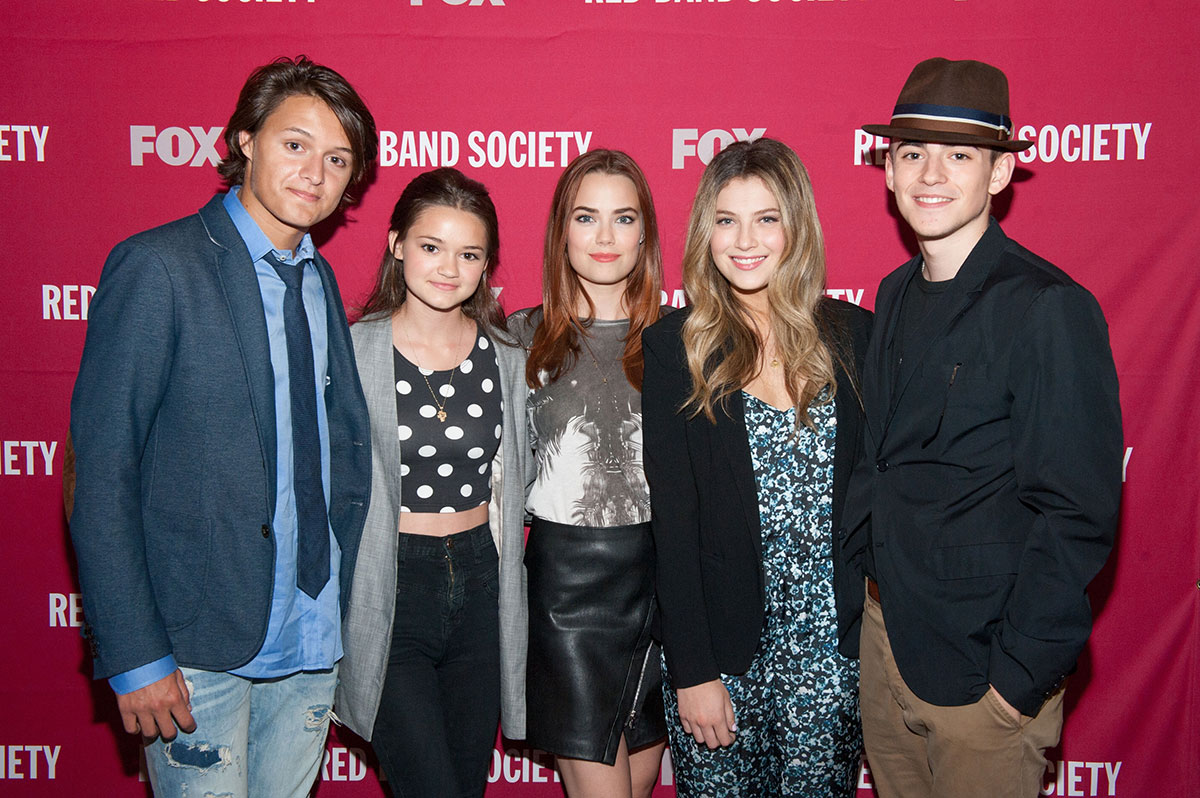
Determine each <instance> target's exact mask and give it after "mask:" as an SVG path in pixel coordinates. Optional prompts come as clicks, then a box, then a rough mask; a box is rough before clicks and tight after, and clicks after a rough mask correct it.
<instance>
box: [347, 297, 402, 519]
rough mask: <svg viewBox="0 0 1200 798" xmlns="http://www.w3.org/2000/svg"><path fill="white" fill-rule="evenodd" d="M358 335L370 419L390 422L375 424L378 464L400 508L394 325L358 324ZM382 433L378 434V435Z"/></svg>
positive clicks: (378, 322)
mask: <svg viewBox="0 0 1200 798" xmlns="http://www.w3.org/2000/svg"><path fill="white" fill-rule="evenodd" d="M354 332H355V333H356V334H357V336H359V337H360V338H361V341H362V343H361V345H359V346H356V347H355V358H356V359H357V361H358V376H359V379H360V380H361V381H362V387H363V394H364V396H365V397H366V400H367V415H368V416H369V417H370V418H373V419H387V420H388V421H385V422H383V423H378V424H372V425H371V429H372V437H371V446H372V447H373V448H374V449H375V450H376V451H377V452H378V453H379V456H378V458H375V459H374V461H375V463H382V464H383V466H384V467H385V468H386V469H387V471H388V479H387V489H388V493H389V498H390V500H391V503H392V506H393V507H395V508H397V510H398V509H399V507H400V437H399V436H398V435H397V432H396V427H397V424H399V420H398V418H397V416H396V380H395V374H396V366H395V360H394V356H393V355H392V322H391V319H390V318H383V319H380V320H372V321H367V322H361V321H360V322H358V323H357V324H355V325H354ZM375 431H378V434H375Z"/></svg>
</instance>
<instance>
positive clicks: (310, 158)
mask: <svg viewBox="0 0 1200 798" xmlns="http://www.w3.org/2000/svg"><path fill="white" fill-rule="evenodd" d="M241 147H242V152H244V153H245V155H246V159H247V163H246V180H245V183H244V184H243V185H242V189H241V191H240V192H239V194H238V198H239V199H240V200H241V201H242V205H243V206H245V208H246V211H247V212H248V213H249V214H250V216H251V218H253V219H254V221H255V222H257V223H258V226H259V227H260V228H262V231H263V233H265V234H266V236H267V238H269V239H270V240H271V243H272V244H273V245H275V247H276V248H278V249H282V250H291V249H295V248H296V245H297V244H299V243H300V239H301V238H303V237H304V234H305V233H306V232H307V231H308V229H309V228H310V227H312V226H313V225H314V224H316V223H317V222H320V221H321V220H323V219H324V218H326V217H327V216H329V214H331V213H333V211H334V209H336V208H337V206H338V203H339V202H341V200H342V193H343V192H344V191H345V190H346V186H347V185H349V183H350V177H351V175H352V174H353V171H354V170H353V166H352V160H353V152H352V151H351V148H350V140H349V139H348V138H347V137H346V132H345V131H344V130H343V129H342V123H341V122H339V121H338V118H337V116H336V115H334V113H333V111H331V110H330V109H329V106H328V105H326V104H325V103H324V102H323V101H321V100H318V99H317V98H315V97H310V96H308V95H305V94H295V95H292V96H291V97H288V98H287V99H285V100H284V101H283V102H281V103H280V104H279V106H278V107H277V108H276V109H275V110H274V111H272V112H271V115H270V116H268V117H267V118H266V120H265V121H264V122H263V125H262V127H261V128H259V129H258V132H256V133H253V134H252V133H249V132H247V131H243V132H242V134H241Z"/></svg>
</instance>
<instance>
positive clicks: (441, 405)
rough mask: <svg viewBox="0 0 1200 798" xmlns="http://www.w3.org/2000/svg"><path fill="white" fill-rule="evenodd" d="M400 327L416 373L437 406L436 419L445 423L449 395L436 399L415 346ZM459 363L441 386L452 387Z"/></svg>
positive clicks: (459, 336) (460, 335)
mask: <svg viewBox="0 0 1200 798" xmlns="http://www.w3.org/2000/svg"><path fill="white" fill-rule="evenodd" d="M400 329H401V331H402V332H403V333H404V340H405V342H407V343H408V348H409V350H410V351H411V352H412V353H413V361H414V362H415V363H416V366H417V373H418V374H420V375H421V379H423V380H425V387H426V388H427V389H429V395H430V397H432V398H433V403H434V405H436V406H437V414H436V416H437V420H438V421H440V422H441V423H443V424H445V423H446V403H447V402H449V401H450V397H449V396H445V397H443V398H442V401H440V402H439V401H438V397H437V393H436V392H435V391H434V390H433V386H432V385H430V384H429V378H428V377H426V376H425V372H426V371H427V369H425V368H424V367H423V366H422V365H421V361H420V360H418V359H417V349H416V347H414V346H413V343H412V339H411V338H409V337H408V330H407V329H405V328H404V327H403V326H402V327H401V328H400ZM457 348H458V349H462V332H459V334H458V347H457ZM467 354H468V355H469V354H470V353H469V352H468V353H467ZM459 365H461V364H456V365H455V366H454V368H452V369H450V379H449V380H448V381H447V382H446V384H445V386H443V387H446V388H452V387H454V374H455V372H457V371H458V366H459ZM428 371H429V372H430V373H433V370H432V369H428Z"/></svg>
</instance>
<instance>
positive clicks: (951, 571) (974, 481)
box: [847, 221, 1123, 715]
mask: <svg viewBox="0 0 1200 798" xmlns="http://www.w3.org/2000/svg"><path fill="white" fill-rule="evenodd" d="M920 267H921V261H920V258H916V259H914V260H912V261H910V262H909V263H908V264H906V265H904V266H902V267H901V268H899V269H897V270H896V271H895V272H893V273H892V274H890V275H888V277H886V278H885V279H884V280H883V283H882V284H881V285H880V287H879V295H878V297H877V299H876V302H875V307H876V311H877V314H878V315H877V316H876V319H877V323H876V324H875V330H874V333H873V334H872V337H871V346H870V349H869V351H868V353H867V363H866V369H865V371H864V374H863V392H864V394H863V396H864V399H865V401H866V410H867V433H866V443H867V451H866V454H867V457H866V458H865V459H864V461H863V463H862V465H861V466H860V467H859V469H858V470H857V471H856V473H855V478H854V480H853V484H852V486H851V496H850V499H849V503H848V507H851V508H853V511H854V512H855V513H858V514H859V517H858V518H848V519H847V521H848V526H850V527H852V528H853V527H857V528H856V529H855V535H856V536H859V535H861V536H864V537H865V536H866V535H867V534H868V531H869V535H870V539H871V546H870V549H869V550H870V554H871V557H870V561H869V562H868V563H867V567H868V569H869V570H870V572H871V573H872V574H873V575H874V577H875V578H876V580H877V581H878V582H879V586H880V593H881V599H882V604H883V612H884V618H885V620H886V622H887V629H888V637H889V639H890V641H891V647H892V652H893V654H894V656H895V659H896V664H897V666H898V667H899V669H900V674H901V675H902V676H903V677H904V680H905V682H907V684H908V686H909V687H910V688H911V689H912V691H913V692H914V693H916V694H917V695H918V696H920V697H921V698H922V699H924V700H925V701H928V702H930V703H933V704H938V705H941V706H956V705H963V704H967V703H971V702H973V701H976V700H978V699H979V698H980V697H981V696H982V695H983V694H984V693H985V692H986V691H987V689H988V684H989V683H990V684H993V685H995V687H996V689H997V690H999V691H1000V694H1001V695H1002V696H1004V698H1005V699H1007V700H1008V701H1009V703H1011V704H1012V705H1013V706H1015V707H1016V708H1017V709H1019V710H1021V711H1022V712H1023V713H1025V714H1026V715H1034V714H1036V713H1037V710H1038V708H1039V707H1040V706H1041V704H1042V702H1043V701H1044V699H1045V698H1046V697H1047V696H1048V695H1049V694H1050V693H1051V692H1053V690H1054V689H1055V688H1056V687H1057V686H1058V684H1059V683H1060V682H1061V681H1062V679H1063V678H1064V677H1065V675H1066V674H1067V673H1068V672H1070V670H1071V669H1072V668H1073V666H1074V664H1075V659H1076V657H1077V656H1078V655H1079V652H1080V650H1081V649H1082V648H1083V645H1084V643H1085V641H1086V640H1087V637H1088V633H1089V632H1090V630H1091V611H1090V609H1089V605H1088V600H1087V596H1086V595H1085V593H1084V588H1085V587H1086V586H1087V583H1088V582H1089V581H1090V580H1091V579H1092V577H1093V576H1095V574H1096V572H1097V571H1098V570H1099V569H1100V567H1101V566H1102V565H1103V564H1104V561H1105V559H1106V558H1107V556H1108V553H1109V550H1110V548H1111V547H1112V543H1113V536H1114V534H1115V531H1116V525H1117V510H1118V506H1119V504H1120V495H1121V462H1122V455H1123V450H1122V438H1121V408H1120V406H1119V404H1118V401H1117V375H1116V370H1115V368H1114V367H1113V360H1112V352H1111V351H1110V349H1109V344H1108V328H1107V326H1106V325H1105V322H1104V316H1103V315H1102V313H1101V311H1100V306H1099V305H1098V304H1097V303H1096V300H1095V299H1094V298H1093V297H1092V295H1091V294H1089V293H1088V292H1087V291H1086V290H1084V289H1083V288H1082V287H1081V286H1080V285H1078V284H1077V283H1076V282H1075V281H1073V280H1072V279H1071V278H1070V277H1068V276H1067V275H1066V274H1064V273H1063V272H1062V271H1061V270H1059V269H1057V268H1055V267H1054V266H1053V265H1052V264H1050V263H1047V262H1046V261H1044V260H1042V259H1041V258H1039V257H1037V256H1036V255H1034V254H1033V253H1031V252H1029V251H1028V250H1026V249H1025V248H1024V247H1022V246H1021V245H1019V244H1017V243H1016V242H1015V241H1012V240H1010V239H1009V238H1008V237H1007V236H1005V235H1004V232H1003V231H1002V230H1001V229H1000V226H999V225H998V224H996V223H995V222H994V221H993V222H992V224H991V225H990V227H989V228H988V230H987V232H986V233H985V234H984V236H983V237H982V238H981V239H980V241H979V243H978V244H977V245H976V246H975V249H974V250H973V251H972V252H971V254H970V256H969V257H968V258H967V260H966V261H965V262H964V263H963V266H962V268H961V269H960V270H959V273H958V276H957V277H956V278H955V280H954V283H953V284H952V285H951V286H950V288H949V290H948V291H947V293H946V295H945V296H943V297H942V298H941V300H940V301H939V304H938V305H936V306H935V307H934V308H933V310H932V311H931V312H930V315H929V317H928V319H927V320H926V322H925V329H926V330H927V331H929V336H928V338H927V339H926V340H925V341H924V342H923V351H917V352H914V353H912V355H910V357H909V358H908V359H907V360H906V361H905V362H904V363H903V364H900V365H899V368H895V360H896V358H895V357H894V354H893V351H892V346H893V342H894V339H895V334H896V326H897V320H898V319H899V310H900V304H901V301H902V299H903V295H904V291H905V289H906V287H907V286H908V285H909V284H910V283H911V280H912V277H913V275H914V274H915V273H916V271H917V269H919V268H920ZM867 516H869V517H870V523H869V524H862V523H861V522H862V521H863V520H865V518H866V517H867Z"/></svg>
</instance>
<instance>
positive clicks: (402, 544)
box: [396, 532, 408, 566]
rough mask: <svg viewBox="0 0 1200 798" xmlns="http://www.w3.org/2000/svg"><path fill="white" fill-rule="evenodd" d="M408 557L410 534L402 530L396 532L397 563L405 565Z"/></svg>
mask: <svg viewBox="0 0 1200 798" xmlns="http://www.w3.org/2000/svg"><path fill="white" fill-rule="evenodd" d="M407 557H408V535H405V534H403V533H401V532H397V533H396V565H397V566H402V565H404V560H405V558H407Z"/></svg>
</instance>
